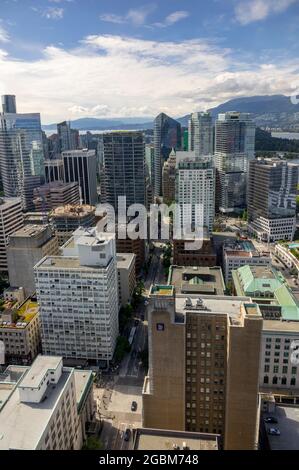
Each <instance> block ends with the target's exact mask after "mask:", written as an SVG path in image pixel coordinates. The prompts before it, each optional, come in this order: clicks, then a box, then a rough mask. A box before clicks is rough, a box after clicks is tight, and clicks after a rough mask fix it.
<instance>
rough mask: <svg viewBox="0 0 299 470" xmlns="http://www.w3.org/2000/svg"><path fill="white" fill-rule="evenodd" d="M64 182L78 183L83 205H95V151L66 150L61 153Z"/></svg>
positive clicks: (96, 195) (96, 196)
mask: <svg viewBox="0 0 299 470" xmlns="http://www.w3.org/2000/svg"><path fill="white" fill-rule="evenodd" d="M62 160H63V167H64V181H65V182H66V183H73V182H77V183H79V187H80V191H81V198H82V202H83V204H91V205H94V206H95V205H96V204H97V202H98V194H97V159H96V153H95V150H87V149H82V150H66V151H64V152H62Z"/></svg>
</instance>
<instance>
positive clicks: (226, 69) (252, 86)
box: [0, 0, 299, 124]
mask: <svg viewBox="0 0 299 470" xmlns="http://www.w3.org/2000/svg"><path fill="white" fill-rule="evenodd" d="M32 3H33V4H32ZM298 15H299V5H298V1H297V0H284V1H282V0H275V1H269V0H267V1H264V2H261V1H259V0H235V1H229V2H218V1H213V2H209V4H206V2H203V1H200V2H194V1H192V0H187V1H185V2H184V5H183V6H182V4H181V3H179V2H177V1H175V2H173V1H172V2H169V1H166V2H164V1H163V2H162V1H156V2H146V1H145V2H142V3H140V2H137V1H136V0H130V1H127V2H120V1H119V0H114V1H113V2H109V4H108V3H107V2H103V3H99V2H95V1H93V0H87V1H84V4H83V2H82V0H73V1H71V0H55V1H54V0H36V1H35V2H31V1H27V0H25V1H22V2H20V1H16V0H14V1H13V0H7V1H5V2H3V5H2V9H1V14H0V19H1V21H0V68H1V80H0V94H5V93H6V94H16V95H19V96H20V97H21V99H20V103H19V106H20V108H22V109H23V110H24V112H30V110H32V109H37V108H38V109H39V110H40V112H41V116H42V122H43V123H44V124H47V123H52V122H59V121H61V120H64V119H67V120H68V119H70V120H72V119H76V118H80V117H85V116H90V117H101V118H104V117H149V116H151V117H152V116H155V115H157V114H158V113H159V112H160V111H161V112H165V113H167V114H169V115H171V116H173V117H177V116H181V115H184V114H186V113H189V112H192V111H193V112H195V111H200V110H206V109H208V108H211V107H213V106H215V105H217V104H219V103H221V102H224V101H227V100H228V99H231V98H232V97H240V96H252V95H258V94H260V95H263V94H280V93H282V94H286V95H291V94H292V93H293V92H294V91H295V90H296V89H297V88H298V79H297V72H298V59H297V57H296V56H297V55H298V43H297V35H298ZM66 65H67V66H66ZM49 70H51V74H49ZM74 77H76V80H74ZM165 77H167V80H166V79H165ZM69 83H72V87H69V86H68V84H69ZM29 84H30V86H29ZM86 85H88V86H86ZM152 90H154V93H153V92H152ZM178 90H179V91H178ZM136 103H138V104H136Z"/></svg>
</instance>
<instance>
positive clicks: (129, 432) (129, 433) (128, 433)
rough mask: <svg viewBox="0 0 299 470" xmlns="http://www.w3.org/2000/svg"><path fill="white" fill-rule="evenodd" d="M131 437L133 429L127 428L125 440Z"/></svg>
mask: <svg viewBox="0 0 299 470" xmlns="http://www.w3.org/2000/svg"><path fill="white" fill-rule="evenodd" d="M130 437H131V429H129V428H127V429H126V430H125V434H124V440H125V441H129V440H130Z"/></svg>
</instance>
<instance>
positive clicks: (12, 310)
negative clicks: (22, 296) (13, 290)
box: [0, 298, 41, 365]
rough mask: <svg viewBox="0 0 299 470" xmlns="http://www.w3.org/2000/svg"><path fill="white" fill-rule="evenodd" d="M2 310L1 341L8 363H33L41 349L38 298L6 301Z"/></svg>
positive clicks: (0, 323)
mask: <svg viewBox="0 0 299 470" xmlns="http://www.w3.org/2000/svg"><path fill="white" fill-rule="evenodd" d="M2 308H3V310H2V312H0V341H2V342H3V344H4V353H5V356H4V357H5V363H6V364H21V365H22V364H23V365H28V364H31V363H32V361H33V360H34V359H35V357H36V356H37V355H38V354H39V352H40V351H41V331H40V319H39V308H38V304H37V302H36V299H34V298H32V299H30V298H29V299H27V300H26V301H25V302H23V303H21V304H19V303H18V301H16V300H9V301H6V302H5V303H4V304H3V305H2Z"/></svg>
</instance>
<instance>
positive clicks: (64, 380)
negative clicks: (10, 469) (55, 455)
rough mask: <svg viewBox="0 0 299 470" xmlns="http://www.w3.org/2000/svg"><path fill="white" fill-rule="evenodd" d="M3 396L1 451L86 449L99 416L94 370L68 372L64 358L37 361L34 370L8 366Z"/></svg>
mask: <svg viewBox="0 0 299 470" xmlns="http://www.w3.org/2000/svg"><path fill="white" fill-rule="evenodd" d="M1 379H2V380H1ZM0 391H1V392H2V394H4V393H5V401H4V403H1V404H0V432H1V436H2V439H1V442H0V449H2V450H80V449H81V448H82V444H83V441H84V439H85V437H86V434H84V433H83V429H85V427H86V425H87V424H88V422H89V421H90V420H91V419H92V417H93V412H94V400H93V396H92V372H91V371H76V370H74V369H71V368H66V367H63V364H62V357H49V356H38V357H37V358H36V360H35V361H34V363H33V364H32V366H31V367H22V368H20V367H17V366H9V367H8V368H7V369H6V370H5V371H4V375H3V376H1V377H0ZM16 423H17V426H16Z"/></svg>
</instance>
